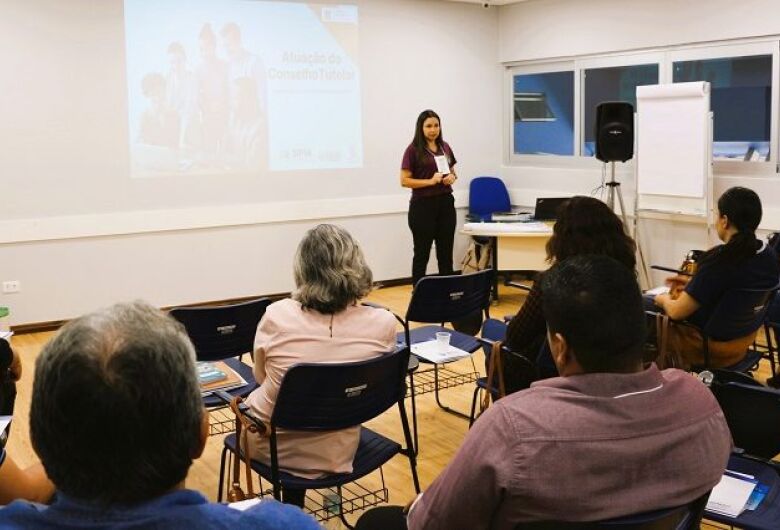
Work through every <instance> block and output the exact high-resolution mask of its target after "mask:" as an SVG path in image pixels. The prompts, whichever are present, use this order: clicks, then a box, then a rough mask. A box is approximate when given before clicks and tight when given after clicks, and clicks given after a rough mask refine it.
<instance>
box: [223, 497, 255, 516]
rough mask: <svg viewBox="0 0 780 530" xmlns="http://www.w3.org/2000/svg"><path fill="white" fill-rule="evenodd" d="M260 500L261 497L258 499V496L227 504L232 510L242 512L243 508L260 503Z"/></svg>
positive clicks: (246, 508)
mask: <svg viewBox="0 0 780 530" xmlns="http://www.w3.org/2000/svg"><path fill="white" fill-rule="evenodd" d="M261 500H262V499H260V498H258V497H252V498H249V499H245V500H243V501H236V502H231V503H230V504H228V506H229V507H231V508H233V509H234V510H238V511H239V512H243V511H244V510H248V509H249V508H251V507H252V506H254V505H256V504H260V501H261Z"/></svg>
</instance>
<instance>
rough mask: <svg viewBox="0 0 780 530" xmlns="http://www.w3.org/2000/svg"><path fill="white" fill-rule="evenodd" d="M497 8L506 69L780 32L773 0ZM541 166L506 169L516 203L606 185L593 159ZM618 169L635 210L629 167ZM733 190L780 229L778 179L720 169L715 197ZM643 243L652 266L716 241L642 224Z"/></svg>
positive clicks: (539, 1)
mask: <svg viewBox="0 0 780 530" xmlns="http://www.w3.org/2000/svg"><path fill="white" fill-rule="evenodd" d="M499 10H500V15H499V28H500V36H499V40H500V43H499V59H500V61H501V62H503V63H505V64H512V63H516V62H521V61H536V60H538V61H543V60H549V59H556V58H571V57H577V56H583V55H590V54H612V53H621V52H626V51H633V50H638V49H647V48H653V47H665V46H676V45H683V44H691V43H699V42H707V41H721V40H728V39H744V38H751V37H763V36H767V35H778V34H780V4H778V3H777V2H776V1H775V0H745V1H741V2H733V1H729V0H706V1H705V0H692V1H684V2H683V1H678V0H632V1H630V2H625V1H620V0H588V1H587V2H584V1H581V0H530V1H528V2H522V3H519V4H515V5H511V6H502V7H501V8H499ZM775 82H777V80H775ZM505 94H506V92H505ZM505 126H506V125H505ZM591 162H592V163H591ZM538 166H539V167H528V166H524V167H511V166H506V165H505V166H503V167H502V169H501V176H502V177H503V178H504V179H505V180H507V182H508V184H509V186H510V188H512V192H513V199H514V200H515V202H517V203H519V204H526V205H527V204H533V199H534V198H535V197H536V196H540V195H560V196H567V195H571V194H585V195H589V194H591V191H592V190H593V188H595V187H596V186H598V184H599V182H600V180H601V164H600V163H597V161H595V160H594V161H587V163H584V164H582V163H579V162H577V161H573V163H572V164H570V166H571V167H563V168H560V167H550V165H549V164H548V165H546V166H545V164H544V162H542V163H540V164H538ZM618 166H619V168H620V169H619V170H618V175H619V180H620V181H621V182H622V183H623V194H624V196H625V198H626V199H627V201H628V202H629V204H628V209H629V211H632V209H633V204H632V203H633V197H634V189H635V187H634V182H633V168H632V164H631V163H628V164H625V165H623V164H618ZM736 185H740V186H747V187H750V188H752V189H754V190H756V191H757V192H758V193H759V195H760V196H761V199H762V201H763V204H764V209H765V215H764V222H763V223H762V226H761V228H763V229H764V230H780V208H778V206H780V178H778V177H777V176H769V177H767V176H762V177H757V176H748V175H735V174H729V173H728V172H723V171H718V172H716V174H715V179H714V182H713V187H714V196H715V198H717V197H718V196H719V195H720V194H721V193H722V192H723V191H725V190H726V189H728V188H729V187H731V186H736ZM640 239H641V243H642V245H643V247H644V249H645V254H646V256H645V257H646V258H647V259H648V261H649V262H650V263H658V264H666V265H675V264H677V263H678V262H681V261H682V258H683V256H684V254H685V252H687V250H689V249H694V248H706V247H707V246H709V245H710V244H712V243H713V242H714V241H712V240H710V241H707V232H706V227H705V226H703V225H701V224H692V223H690V222H683V221H680V220H643V221H642V222H641V223H640ZM661 276H662V275H660V274H659V275H657V276H655V281H660V279H661Z"/></svg>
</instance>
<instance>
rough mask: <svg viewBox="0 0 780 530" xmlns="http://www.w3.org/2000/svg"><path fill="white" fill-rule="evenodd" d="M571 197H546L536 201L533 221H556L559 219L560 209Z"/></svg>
mask: <svg viewBox="0 0 780 530" xmlns="http://www.w3.org/2000/svg"><path fill="white" fill-rule="evenodd" d="M570 198H571V197H544V198H539V199H536V208H534V215H533V217H532V218H531V219H532V220H533V221H555V220H557V219H558V209H559V208H560V207H561V205H563V203H565V202H566V201H568V200H569V199H570Z"/></svg>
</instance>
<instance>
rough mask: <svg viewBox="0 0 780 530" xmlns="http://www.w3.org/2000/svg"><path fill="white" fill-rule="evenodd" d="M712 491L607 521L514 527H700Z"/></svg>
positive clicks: (677, 529)
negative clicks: (655, 508) (671, 504)
mask: <svg viewBox="0 0 780 530" xmlns="http://www.w3.org/2000/svg"><path fill="white" fill-rule="evenodd" d="M709 496H710V493H709V492H707V494H706V495H703V496H701V497H699V498H698V499H695V500H693V501H691V502H690V503H688V504H685V505H683V506H679V507H676V508H667V509H663V510H654V511H652V512H645V513H640V514H636V515H628V516H625V517H618V518H616V519H610V520H607V521H594V522H581V523H572V522H562V521H549V522H548V521H544V522H539V523H522V524H519V525H517V526H515V530H698V528H699V523H700V522H701V518H702V514H703V513H704V507H705V506H706V504H707V499H708V498H709Z"/></svg>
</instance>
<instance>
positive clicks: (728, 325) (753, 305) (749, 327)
mask: <svg viewBox="0 0 780 530" xmlns="http://www.w3.org/2000/svg"><path fill="white" fill-rule="evenodd" d="M776 291H777V286H774V287H771V288H765V289H730V290H728V291H726V292H725V293H724V294H723V296H722V297H721V299H720V301H718V304H717V305H716V306H715V309H714V310H713V312H712V314H711V315H710V317H709V319H708V320H707V323H706V324H705V325H704V328H703V329H702V333H703V334H704V335H705V336H706V337H709V338H711V339H714V340H720V341H727V340H732V339H736V338H739V337H745V336H747V335H749V334H751V333H753V332H754V331H756V330H758V328H760V327H761V325H762V324H763V323H764V319H765V317H766V314H767V311H768V309H769V302H770V300H771V299H772V297H773V296H774V293H775V292H776Z"/></svg>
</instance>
